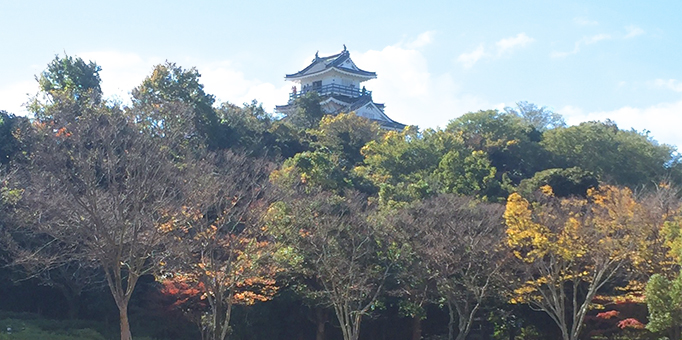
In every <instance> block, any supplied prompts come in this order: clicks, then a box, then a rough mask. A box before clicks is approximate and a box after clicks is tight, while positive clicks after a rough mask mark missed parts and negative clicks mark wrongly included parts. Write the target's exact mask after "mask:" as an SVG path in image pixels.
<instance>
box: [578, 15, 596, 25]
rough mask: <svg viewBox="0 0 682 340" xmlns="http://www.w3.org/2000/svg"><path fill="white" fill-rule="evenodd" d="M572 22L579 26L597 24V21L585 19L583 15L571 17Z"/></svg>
mask: <svg viewBox="0 0 682 340" xmlns="http://www.w3.org/2000/svg"><path fill="white" fill-rule="evenodd" d="M573 22H574V23H575V24H576V25H580V26H594V25H599V22H597V21H594V20H589V19H587V18H585V17H576V18H573Z"/></svg>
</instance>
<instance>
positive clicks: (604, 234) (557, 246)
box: [504, 186, 643, 340]
mask: <svg viewBox="0 0 682 340" xmlns="http://www.w3.org/2000/svg"><path fill="white" fill-rule="evenodd" d="M541 191H542V193H538V196H537V201H536V202H534V203H532V204H531V203H530V202H529V201H527V200H526V199H524V198H522V197H521V196H520V195H518V194H516V193H514V194H511V195H510V196H509V200H508V201H507V208H506V211H505V213H504V218H505V222H506V225H507V245H508V246H509V248H510V249H511V251H512V253H513V254H514V255H515V257H516V258H517V259H518V261H517V262H518V266H519V269H518V274H517V275H518V277H519V280H520V282H519V283H518V286H517V288H516V289H515V290H514V297H513V299H512V302H515V303H528V304H529V305H530V306H531V307H533V308H535V309H537V310H540V311H543V312H545V313H547V315H549V316H550V317H551V318H552V320H554V322H555V323H556V325H557V326H559V329H560V330H561V335H562V338H563V339H564V340H575V339H578V337H579V336H580V332H581V330H582V327H583V320H584V318H585V315H586V314H587V312H588V309H589V308H588V307H589V305H590V303H591V302H592V299H593V298H594V297H595V295H596V294H597V292H598V291H599V290H600V289H601V288H602V287H603V286H604V285H605V284H606V283H608V282H610V281H611V280H612V279H613V278H614V276H615V275H616V274H617V273H618V272H619V270H621V269H622V268H623V267H624V265H625V264H626V263H627V262H628V261H629V260H630V258H631V257H632V256H633V255H634V254H635V250H636V249H637V241H638V240H639V235H640V228H641V225H642V223H641V220H642V216H643V214H642V212H641V205H640V204H639V203H638V202H637V201H635V199H634V197H633V195H632V192H631V191H630V190H629V189H626V188H623V189H621V188H616V187H612V186H601V187H600V189H590V190H588V194H587V198H586V199H585V198H577V197H574V198H563V199H562V198H557V197H555V196H554V195H553V194H552V190H551V188H550V187H549V186H545V187H543V188H541Z"/></svg>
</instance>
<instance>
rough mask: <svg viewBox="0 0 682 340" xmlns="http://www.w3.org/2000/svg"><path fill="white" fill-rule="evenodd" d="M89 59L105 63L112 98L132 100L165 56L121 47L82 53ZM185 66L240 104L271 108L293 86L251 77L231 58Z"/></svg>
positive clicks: (220, 96) (105, 85) (221, 96)
mask: <svg viewBox="0 0 682 340" xmlns="http://www.w3.org/2000/svg"><path fill="white" fill-rule="evenodd" d="M78 56H80V57H81V58H83V59H85V60H93V61H95V62H97V64H98V65H100V66H101V67H102V71H101V72H100V76H101V78H102V91H103V92H104V95H105V96H106V97H109V98H114V99H117V100H119V101H121V102H123V103H125V104H129V103H130V100H129V98H130V91H131V90H132V89H133V88H135V87H136V86H138V85H140V84H141V83H142V81H143V80H144V78H145V77H147V76H149V75H150V74H151V72H152V70H153V68H154V66H156V65H158V64H160V63H163V62H164V60H163V59H161V58H157V57H144V56H140V55H137V54H135V53H125V52H118V51H95V52H84V53H79V54H78ZM176 65H178V66H181V67H183V68H185V69H188V68H191V67H196V68H197V70H198V71H199V73H200V74H201V79H200V82H201V83H202V84H204V90H205V91H206V93H209V94H212V95H214V96H216V99H217V100H218V101H219V102H231V103H233V104H236V105H242V104H243V103H250V102H251V101H252V100H254V99H256V100H258V101H259V102H260V103H262V104H263V107H264V108H265V110H266V111H268V112H273V111H274V108H275V105H277V104H282V103H283V102H286V100H287V98H288V95H287V93H288V89H289V88H290V87H291V86H286V85H284V86H282V87H280V88H277V87H276V86H275V85H273V84H271V83H268V82H263V81H260V80H257V79H249V78H248V77H246V76H245V75H244V74H243V73H242V72H241V71H237V67H236V66H235V65H234V64H233V63H232V62H231V61H229V60H226V61H220V62H204V61H196V60H193V61H190V63H185V62H176Z"/></svg>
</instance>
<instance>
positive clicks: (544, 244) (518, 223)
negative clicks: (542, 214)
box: [504, 193, 551, 262]
mask: <svg viewBox="0 0 682 340" xmlns="http://www.w3.org/2000/svg"><path fill="white" fill-rule="evenodd" d="M504 219H505V221H506V223H507V244H508V245H509V247H511V248H512V249H514V254H515V255H516V257H518V258H519V259H522V260H524V261H526V262H532V261H534V260H535V259H536V258H541V257H543V256H544V255H545V254H546V253H547V252H548V251H549V248H550V247H551V245H550V240H549V238H548V234H549V230H548V229H547V228H546V227H544V226H542V225H540V224H538V223H535V222H533V219H532V213H531V209H530V204H529V203H528V201H526V200H525V199H524V198H522V197H521V195H519V194H517V193H513V194H511V195H510V196H509V199H508V200H507V209H506V210H505V212H504ZM521 249H523V251H521Z"/></svg>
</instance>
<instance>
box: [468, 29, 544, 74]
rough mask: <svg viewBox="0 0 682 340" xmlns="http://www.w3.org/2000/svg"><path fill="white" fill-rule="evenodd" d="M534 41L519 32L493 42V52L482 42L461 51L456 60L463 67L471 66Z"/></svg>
mask: <svg viewBox="0 0 682 340" xmlns="http://www.w3.org/2000/svg"><path fill="white" fill-rule="evenodd" d="M533 41H535V39H533V38H531V37H529V36H527V35H526V33H519V34H517V35H516V36H513V37H509V38H504V39H501V40H499V41H497V42H496V43H495V48H494V49H493V51H494V52H490V51H487V50H486V48H485V45H484V44H480V45H478V47H476V49H475V50H473V51H471V52H468V53H462V54H460V55H459V57H457V62H459V63H461V64H462V66H463V67H464V68H471V67H473V66H474V64H476V63H477V62H478V61H479V60H481V59H484V58H500V57H502V56H503V55H505V54H508V53H510V52H511V51H512V50H515V49H517V48H520V47H524V46H526V45H528V44H530V43H532V42H533Z"/></svg>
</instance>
